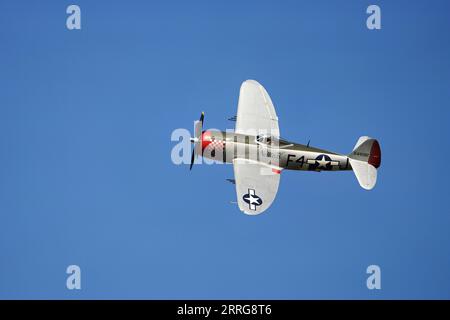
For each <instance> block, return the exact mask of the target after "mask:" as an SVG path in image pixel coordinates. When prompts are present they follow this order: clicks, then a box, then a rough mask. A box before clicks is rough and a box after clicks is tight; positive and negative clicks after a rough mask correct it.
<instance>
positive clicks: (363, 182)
mask: <svg viewBox="0 0 450 320" xmlns="http://www.w3.org/2000/svg"><path fill="white" fill-rule="evenodd" d="M349 160H350V164H351V166H352V168H353V172H354V173H355V176H356V179H358V182H359V185H360V186H361V187H362V188H364V189H366V190H371V189H373V187H375V184H376V183H377V169H376V168H375V167H374V166H373V165H371V164H369V163H367V162H365V161H361V160H355V159H349Z"/></svg>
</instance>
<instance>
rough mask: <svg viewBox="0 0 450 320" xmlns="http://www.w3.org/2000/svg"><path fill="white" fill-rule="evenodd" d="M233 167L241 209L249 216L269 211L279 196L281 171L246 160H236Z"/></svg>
mask: <svg viewBox="0 0 450 320" xmlns="http://www.w3.org/2000/svg"><path fill="white" fill-rule="evenodd" d="M233 167H234V179H235V181H236V195H237V201H238V204H239V209H241V211H243V212H244V213H246V214H249V215H257V214H260V213H262V212H263V211H265V210H266V209H268V208H269V207H270V205H271V204H272V202H273V200H275V197H276V195H277V191H278V185H279V183H280V174H279V173H275V172H279V171H277V170H272V168H271V167H270V166H268V165H265V164H263V163H259V162H256V161H252V160H246V159H234V160H233Z"/></svg>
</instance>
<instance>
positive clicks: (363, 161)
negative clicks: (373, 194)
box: [348, 136, 381, 190]
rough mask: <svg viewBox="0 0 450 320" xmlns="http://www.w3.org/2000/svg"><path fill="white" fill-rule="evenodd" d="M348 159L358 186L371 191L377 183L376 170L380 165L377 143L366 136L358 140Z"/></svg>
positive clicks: (379, 150)
mask: <svg viewBox="0 0 450 320" xmlns="http://www.w3.org/2000/svg"><path fill="white" fill-rule="evenodd" d="M348 157H349V160H350V165H351V166H352V169H353V172H354V173H355V176H356V179H358V182H359V185H360V186H361V187H363V188H364V189H366V190H371V189H373V187H375V184H376V182H377V168H378V167H379V166H380V164H381V149H380V144H379V143H378V141H377V140H375V139H372V138H370V137H367V136H364V137H361V138H359V140H358V142H357V143H356V145H355V147H354V148H353V151H352V153H350V154H349V155H348Z"/></svg>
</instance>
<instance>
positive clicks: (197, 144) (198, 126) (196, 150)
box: [189, 112, 205, 170]
mask: <svg viewBox="0 0 450 320" xmlns="http://www.w3.org/2000/svg"><path fill="white" fill-rule="evenodd" d="M204 118H205V113H204V112H202V114H201V115H200V120H197V121H195V124H194V138H191V142H192V143H193V144H194V147H193V148H192V154H191V165H190V167H189V170H192V166H193V165H194V162H195V157H196V156H197V155H199V154H201V153H202V146H201V142H202V141H201V136H202V129H203V119H204Z"/></svg>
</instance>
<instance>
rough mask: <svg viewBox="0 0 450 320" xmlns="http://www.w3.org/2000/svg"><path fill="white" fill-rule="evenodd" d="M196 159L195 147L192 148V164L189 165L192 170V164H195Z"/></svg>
mask: <svg viewBox="0 0 450 320" xmlns="http://www.w3.org/2000/svg"><path fill="white" fill-rule="evenodd" d="M194 161H195V147H194V148H192V153H191V165H190V167H189V170H192V166H193V165H194Z"/></svg>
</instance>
